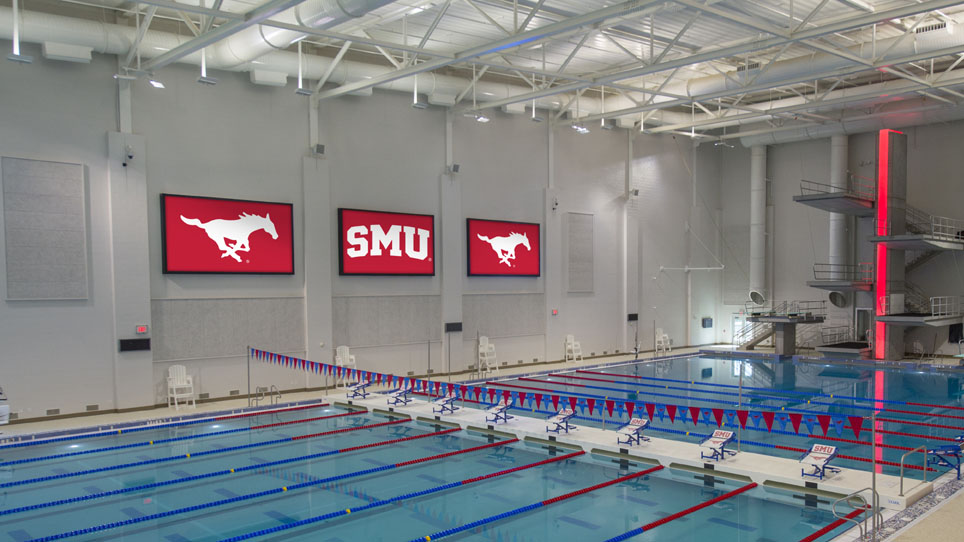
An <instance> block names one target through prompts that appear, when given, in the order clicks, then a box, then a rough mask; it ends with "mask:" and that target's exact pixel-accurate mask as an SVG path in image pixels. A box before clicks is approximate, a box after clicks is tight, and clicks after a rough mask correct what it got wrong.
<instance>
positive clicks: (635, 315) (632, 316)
mask: <svg viewBox="0 0 964 542" xmlns="http://www.w3.org/2000/svg"><path fill="white" fill-rule="evenodd" d="M626 320H627V321H629V322H635V321H637V320H639V313H636V312H631V313H629V317H628V318H626Z"/></svg>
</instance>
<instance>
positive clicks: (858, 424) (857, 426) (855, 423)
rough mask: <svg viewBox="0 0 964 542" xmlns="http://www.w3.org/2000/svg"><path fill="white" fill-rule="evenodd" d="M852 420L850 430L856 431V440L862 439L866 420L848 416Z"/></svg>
mask: <svg viewBox="0 0 964 542" xmlns="http://www.w3.org/2000/svg"><path fill="white" fill-rule="evenodd" d="M847 419H848V420H850V428H851V429H853V430H854V438H856V439H859V438H860V430H861V428H863V426H864V419H863V418H861V417H860V416H847Z"/></svg>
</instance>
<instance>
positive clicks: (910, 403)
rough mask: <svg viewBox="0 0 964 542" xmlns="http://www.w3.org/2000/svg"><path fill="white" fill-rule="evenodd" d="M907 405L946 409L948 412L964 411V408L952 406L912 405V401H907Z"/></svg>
mask: <svg viewBox="0 0 964 542" xmlns="http://www.w3.org/2000/svg"><path fill="white" fill-rule="evenodd" d="M907 404H908V405H910V406H922V407H929V408H946V409H948V410H964V407H959V406H952V405H929V404H927V403H912V402H910V401H907Z"/></svg>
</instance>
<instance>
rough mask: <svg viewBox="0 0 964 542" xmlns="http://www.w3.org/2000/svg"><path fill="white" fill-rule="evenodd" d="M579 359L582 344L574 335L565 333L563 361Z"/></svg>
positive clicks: (580, 358)
mask: <svg viewBox="0 0 964 542" xmlns="http://www.w3.org/2000/svg"><path fill="white" fill-rule="evenodd" d="M577 360H578V361H581V360H582V345H580V344H579V341H577V340H576V337H575V336H574V335H566V359H565V361H567V362H568V361H577Z"/></svg>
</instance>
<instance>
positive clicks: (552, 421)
mask: <svg viewBox="0 0 964 542" xmlns="http://www.w3.org/2000/svg"><path fill="white" fill-rule="evenodd" d="M575 415H576V413H575V412H574V411H573V410H572V409H571V408H564V409H562V410H560V411H559V412H558V413H556V415H555V416H553V417H551V418H549V419H548V420H546V424H547V425H546V432H547V433H550V432H551V433H561V432H566V433H568V432H569V430H570V429H575V428H576V426H575V425H569V420H571V419H572V417H573V416H575ZM550 426H552V427H551V428H550Z"/></svg>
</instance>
